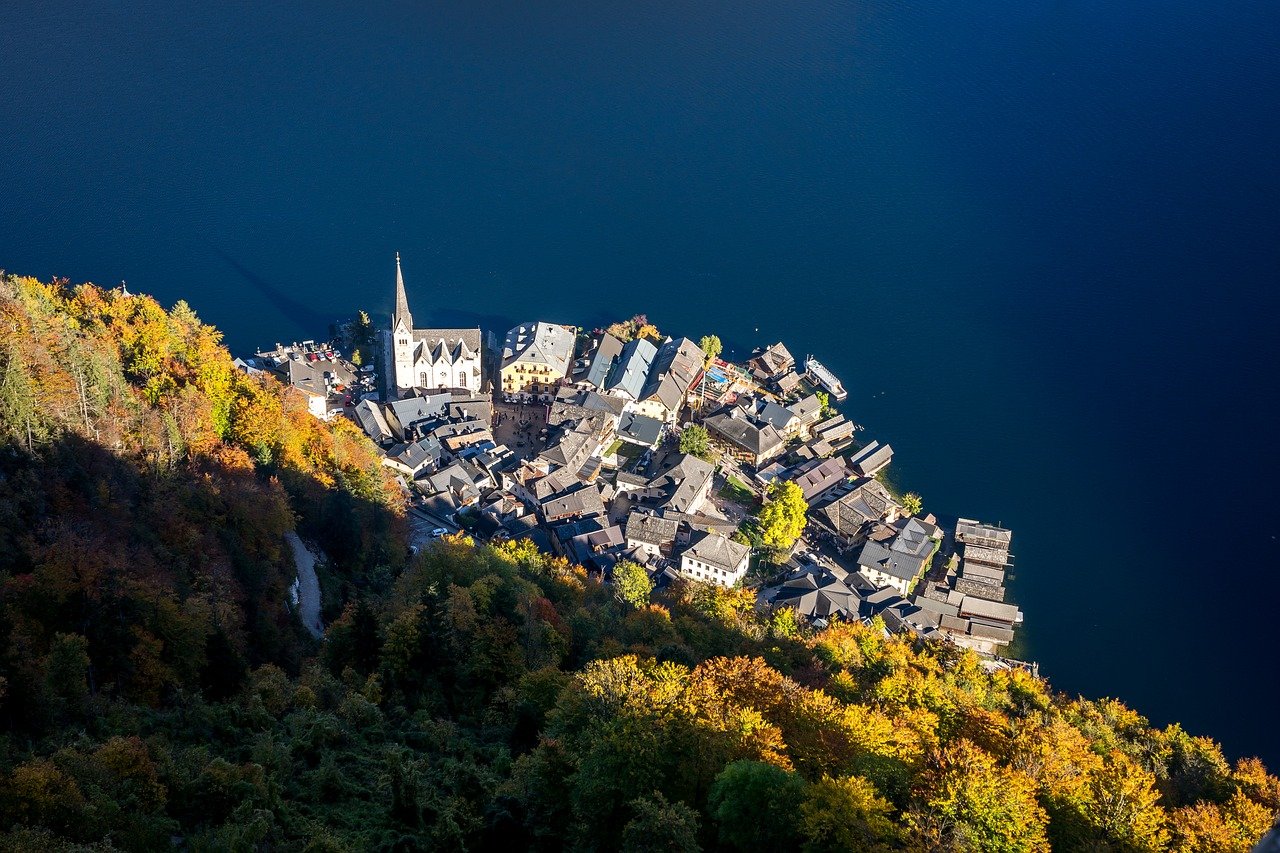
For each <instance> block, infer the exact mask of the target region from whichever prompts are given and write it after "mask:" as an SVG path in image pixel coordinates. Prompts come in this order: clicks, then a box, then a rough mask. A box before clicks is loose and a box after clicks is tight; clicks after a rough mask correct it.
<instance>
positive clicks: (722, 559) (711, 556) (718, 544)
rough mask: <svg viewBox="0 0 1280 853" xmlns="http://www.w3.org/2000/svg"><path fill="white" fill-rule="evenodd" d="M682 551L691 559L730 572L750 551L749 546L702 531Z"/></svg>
mask: <svg viewBox="0 0 1280 853" xmlns="http://www.w3.org/2000/svg"><path fill="white" fill-rule="evenodd" d="M684 553H685V555H686V556H688V557H690V558H692V559H695V560H698V561H700V562H703V563H706V564H707V565H710V566H716V567H717V568H721V569H724V570H725V571H730V572H731V571H735V570H736V569H737V568H738V564H739V563H740V562H742V558H743V557H745V556H747V555H748V554H750V553H751V548H749V547H748V546H746V545H742V544H740V543H738V542H734V541H733V540H732V539H726V538H725V537H723V536H721V535H719V534H718V533H704V534H702V536H701V537H699V538H697V539H695V540H694V542H693V544H692V545H690V546H689V547H688V548H687V549H685V552H684Z"/></svg>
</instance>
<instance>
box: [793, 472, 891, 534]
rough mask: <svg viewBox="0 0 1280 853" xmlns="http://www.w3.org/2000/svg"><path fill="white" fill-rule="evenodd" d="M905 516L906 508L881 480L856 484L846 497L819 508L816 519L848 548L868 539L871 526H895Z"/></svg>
mask: <svg viewBox="0 0 1280 853" xmlns="http://www.w3.org/2000/svg"><path fill="white" fill-rule="evenodd" d="M901 513H902V507H901V506H899V505H898V503H897V502H896V501H895V500H894V499H893V498H892V497H891V496H890V495H889V491H888V490H887V489H886V488H885V487H884V486H883V485H882V484H881V483H880V482H879V481H878V480H873V479H871V478H869V477H867V478H863V479H861V480H858V481H856V482H855V483H854V484H853V488H852V489H851V490H850V491H849V493H848V494H846V495H845V496H843V497H841V498H838V499H836V500H834V501H832V502H831V503H829V504H827V505H825V506H822V507H819V508H818V509H817V510H816V511H814V512H813V513H812V516H813V517H814V518H816V519H817V520H818V521H819V522H820V523H821V524H822V525H823V526H825V527H826V528H827V529H828V530H830V531H831V533H833V534H834V535H835V538H836V541H837V542H838V543H839V544H841V545H843V546H845V547H848V546H850V545H854V544H857V543H858V542H860V541H862V540H863V539H865V538H866V534H867V530H868V528H869V526H870V525H872V524H875V523H889V524H892V523H893V522H894V521H897V519H898V518H899V516H900V514H901Z"/></svg>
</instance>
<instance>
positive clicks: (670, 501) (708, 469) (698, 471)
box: [649, 455, 716, 512]
mask: <svg viewBox="0 0 1280 853" xmlns="http://www.w3.org/2000/svg"><path fill="white" fill-rule="evenodd" d="M715 470H716V469H715V466H713V465H712V464H711V463H710V462H704V461H703V460H701V459H699V458H698V457H696V456H688V455H681V456H678V457H677V461H676V462H675V463H674V464H671V465H667V466H666V467H664V469H663V470H662V472H661V473H659V474H658V475H657V476H655V477H654V478H653V479H651V480H650V481H649V486H650V487H651V488H657V489H663V490H665V491H667V492H668V494H669V497H668V498H667V501H666V503H665V504H664V506H665V507H668V508H670V509H672V510H674V511H676V512H688V511H689V509H690V508H691V507H692V506H693V503H694V498H695V497H696V496H697V495H698V493H699V492H700V491H702V489H703V488H704V487H705V486H706V485H707V484H708V483H710V482H711V476H712V475H713V474H714V473H715Z"/></svg>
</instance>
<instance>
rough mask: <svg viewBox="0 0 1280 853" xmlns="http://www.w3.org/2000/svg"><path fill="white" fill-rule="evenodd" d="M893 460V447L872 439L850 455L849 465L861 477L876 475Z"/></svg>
mask: <svg viewBox="0 0 1280 853" xmlns="http://www.w3.org/2000/svg"><path fill="white" fill-rule="evenodd" d="M892 461H893V448H892V447H890V446H889V445H887V444H881V443H880V442H878V441H875V440H872V441H871V442H870V443H868V444H867V445H866V446H864V447H863V448H862V449H861V450H859V451H858V452H857V453H855V454H854V455H853V456H851V457H849V467H850V468H852V469H853V470H854V472H855V473H856V474H857V475H858V476H860V477H874V476H875V475H876V474H878V473H880V471H881V470H883V469H884V468H885V467H886V466H887V465H888V464H889V463H890V462H892Z"/></svg>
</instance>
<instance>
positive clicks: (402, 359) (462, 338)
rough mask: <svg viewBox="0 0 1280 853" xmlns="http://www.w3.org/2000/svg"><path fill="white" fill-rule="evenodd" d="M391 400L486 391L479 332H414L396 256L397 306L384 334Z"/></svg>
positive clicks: (434, 330)
mask: <svg viewBox="0 0 1280 853" xmlns="http://www.w3.org/2000/svg"><path fill="white" fill-rule="evenodd" d="M384 347H385V357H386V363H387V364H388V365H389V369H388V370H387V373H388V374H389V376H388V386H387V392H388V393H387V396H388V397H402V396H405V395H407V394H410V393H412V391H413V389H414V388H430V389H439V388H465V389H467V390H474V391H480V390H483V385H484V383H483V381H482V380H483V376H484V374H483V372H482V367H481V351H482V349H483V342H482V338H481V336H480V329H479V328H474V329H415V328H414V327H413V315H412V314H410V313H409V297H408V296H407V295H406V293H405V289H404V274H403V272H402V271H401V269H400V253H399V252H397V253H396V307H395V313H393V314H392V316H391V329H390V330H389V331H388V332H385V333H384Z"/></svg>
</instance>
